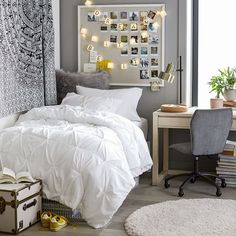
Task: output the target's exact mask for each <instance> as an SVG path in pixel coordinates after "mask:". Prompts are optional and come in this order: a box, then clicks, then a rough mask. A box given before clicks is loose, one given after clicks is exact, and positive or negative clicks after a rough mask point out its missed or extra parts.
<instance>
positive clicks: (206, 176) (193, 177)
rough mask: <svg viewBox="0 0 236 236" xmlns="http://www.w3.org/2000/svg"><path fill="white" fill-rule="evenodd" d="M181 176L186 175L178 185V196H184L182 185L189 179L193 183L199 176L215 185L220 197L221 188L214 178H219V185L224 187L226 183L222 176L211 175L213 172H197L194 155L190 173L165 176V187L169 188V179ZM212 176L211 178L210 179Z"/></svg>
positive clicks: (196, 158)
mask: <svg viewBox="0 0 236 236" xmlns="http://www.w3.org/2000/svg"><path fill="white" fill-rule="evenodd" d="M183 176H187V178H186V179H185V180H184V181H183V183H182V184H181V185H180V186H179V192H178V195H179V196H180V197H182V196H184V191H183V187H184V185H185V184H186V183H187V182H188V181H190V182H191V183H195V181H196V180H197V179H199V178H203V179H205V180H206V181H207V182H209V183H210V184H211V185H213V186H215V187H216V196H217V197H220V196H221V195H222V193H221V188H220V186H219V185H218V184H216V182H215V180H216V179H220V180H221V187H222V188H225V187H226V183H225V179H224V178H222V177H219V176H217V175H213V174H209V173H204V172H199V171H198V157H195V159H194V172H192V173H186V174H179V175H173V176H169V177H166V178H165V188H169V187H170V184H169V180H171V179H174V178H177V177H183ZM212 178H213V179H212Z"/></svg>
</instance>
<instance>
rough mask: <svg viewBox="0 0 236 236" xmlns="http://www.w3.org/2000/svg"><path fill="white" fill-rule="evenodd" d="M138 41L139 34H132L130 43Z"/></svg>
mask: <svg viewBox="0 0 236 236" xmlns="http://www.w3.org/2000/svg"><path fill="white" fill-rule="evenodd" d="M136 43H138V36H137V35H131V36H130V44H136Z"/></svg>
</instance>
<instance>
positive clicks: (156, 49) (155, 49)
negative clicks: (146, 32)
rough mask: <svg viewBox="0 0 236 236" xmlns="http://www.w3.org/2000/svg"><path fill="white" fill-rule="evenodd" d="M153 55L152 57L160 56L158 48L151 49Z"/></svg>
mask: <svg viewBox="0 0 236 236" xmlns="http://www.w3.org/2000/svg"><path fill="white" fill-rule="evenodd" d="M151 54H152V55H155V54H158V47H151Z"/></svg>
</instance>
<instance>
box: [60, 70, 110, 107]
mask: <svg viewBox="0 0 236 236" xmlns="http://www.w3.org/2000/svg"><path fill="white" fill-rule="evenodd" d="M109 78H110V74H109V73H108V72H106V71H100V72H94V73H84V72H79V73H70V72H64V71H63V70H56V81H57V104H60V103H61V101H62V99H63V98H64V97H65V96H66V94H67V93H72V92H74V93H75V92H76V85H81V86H84V87H89V88H98V89H109Z"/></svg>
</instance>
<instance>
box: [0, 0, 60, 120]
mask: <svg viewBox="0 0 236 236" xmlns="http://www.w3.org/2000/svg"><path fill="white" fill-rule="evenodd" d="M52 104H56V79H55V66H54V31H53V19H52V4H51V0H0V117H4V116H7V115H9V114H12V113H16V112H21V111H26V110H29V109H31V108H33V107H40V106H44V105H52Z"/></svg>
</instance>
